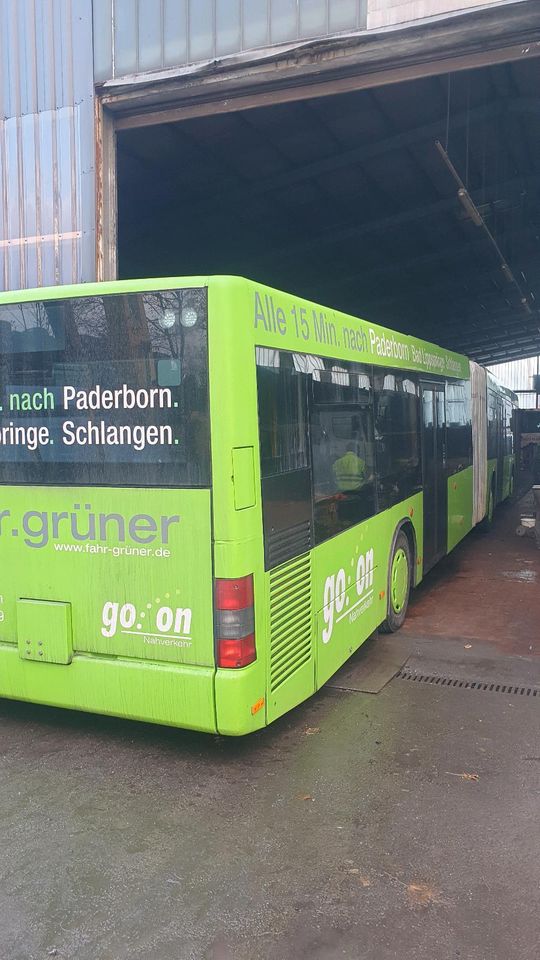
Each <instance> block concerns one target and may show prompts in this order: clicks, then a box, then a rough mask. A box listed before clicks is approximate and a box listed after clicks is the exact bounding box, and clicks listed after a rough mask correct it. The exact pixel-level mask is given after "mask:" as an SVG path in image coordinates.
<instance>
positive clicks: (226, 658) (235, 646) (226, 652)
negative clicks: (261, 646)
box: [218, 633, 257, 670]
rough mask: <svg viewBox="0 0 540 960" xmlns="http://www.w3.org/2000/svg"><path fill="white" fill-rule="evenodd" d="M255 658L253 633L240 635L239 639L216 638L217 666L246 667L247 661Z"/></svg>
mask: <svg viewBox="0 0 540 960" xmlns="http://www.w3.org/2000/svg"><path fill="white" fill-rule="evenodd" d="M256 659H257V651H256V650H255V634H254V633H250V634H249V636H248V637H241V638H240V640H223V639H222V638H220V639H218V667H229V668H232V669H233V670H236V669H238V667H247V665H248V663H253V661H254V660H256Z"/></svg>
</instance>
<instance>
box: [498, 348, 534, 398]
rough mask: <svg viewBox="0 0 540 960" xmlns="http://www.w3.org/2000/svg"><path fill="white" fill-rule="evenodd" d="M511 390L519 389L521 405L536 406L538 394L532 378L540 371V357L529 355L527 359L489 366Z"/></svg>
mask: <svg viewBox="0 0 540 960" xmlns="http://www.w3.org/2000/svg"><path fill="white" fill-rule="evenodd" d="M488 370H490V371H491V373H492V374H493V376H494V377H497V380H499V381H500V382H501V383H502V384H504V386H505V387H508V389H509V390H515V391H517V393H518V395H519V405H520V407H536V394H535V393H533V391H532V378H533V376H534V374H535V373H540V358H539V357H528V358H527V359H526V360H508V361H507V362H506V363H497V364H495V365H494V366H492V367H488Z"/></svg>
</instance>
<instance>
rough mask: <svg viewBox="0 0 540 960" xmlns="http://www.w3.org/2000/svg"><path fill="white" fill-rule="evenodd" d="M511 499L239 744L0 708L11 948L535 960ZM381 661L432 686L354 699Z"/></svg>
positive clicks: (536, 705)
mask: <svg viewBox="0 0 540 960" xmlns="http://www.w3.org/2000/svg"><path fill="white" fill-rule="evenodd" d="M516 509H517V508H513V509H512V508H510V509H506V510H503V511H502V513H501V514H500V516H499V518H498V520H497V523H496V525H495V528H494V530H493V531H492V533H490V534H489V535H488V536H487V537H484V538H480V536H479V535H473V536H471V537H469V538H468V539H467V541H466V543H464V544H463V545H462V546H461V547H460V548H459V551H458V552H457V553H456V554H455V557H454V558H452V560H451V561H450V560H448V561H446V564H447V572H446V574H444V571H443V570H442V568H441V570H440V571H437V572H435V571H434V572H433V574H432V575H431V586H430V585H429V583H428V584H426V586H425V587H424V588H422V590H421V591H420V592H419V594H418V596H417V598H416V599H415V603H414V605H413V608H412V610H411V617H410V620H409V622H408V625H407V630H406V631H404V632H403V633H400V634H397V635H395V636H394V637H392V638H389V639H388V638H379V640H380V641H381V644H379V645H378V641H377V640H374V641H370V642H369V643H368V644H367V645H366V646H365V648H363V651H361V652H360V653H359V654H357V656H356V658H355V663H356V665H357V682H356V684H355V682H354V672H351V669H350V668H349V671H348V673H347V675H346V677H345V680H344V681H343V683H342V684H341V686H340V682H341V681H340V680H339V678H338V680H337V681H336V685H335V686H333V687H329V686H328V687H326V688H325V689H324V690H323V691H321V692H320V693H319V694H318V695H317V696H316V697H314V698H313V699H312V700H311V701H309V702H308V703H306V704H304V705H302V706H301V707H299V708H298V709H297V710H295V711H293V712H292V713H290V714H289V715H288V716H287V717H284V718H283V719H282V720H280V721H278V722H277V723H275V724H274V725H273V726H272V727H270V728H268V729H267V730H266V731H263V732H262V733H259V734H256V735H254V736H252V737H250V738H247V739H243V740H237V741H233V740H225V739H220V738H214V737H207V736H203V735H197V734H191V733H186V732H183V731H175V730H168V729H163V728H156V727H150V726H145V725H142V724H134V723H128V722H123V721H117V720H110V719H105V718H100V717H92V716H84V715H77V714H73V713H69V712H62V711H57V710H51V709H46V708H40V707H33V706H28V705H22V704H15V703H9V702H7V701H1V702H0V960H35V958H36V960H42V958H44V960H45V958H47V957H49V956H56V957H58V958H59V960H64V958H69V960H142V958H144V960H148V958H152V960H191V958H193V960H200V958H205V960H206V958H208V960H233V958H234V960H244V958H245V960H259V958H260V960H289V958H290V960H296V958H299V960H301V958H306V960H307V958H309V960H338V958H339V960H344V958H345V960H390V958H399V960H413V958H414V960H457V958H459V960H532V958H534V957H537V956H539V955H540V936H539V929H540V924H539V921H538V917H539V915H540V858H539V857H538V848H539V841H540V818H539V817H538V809H539V801H540V789H539V788H540V669H539V667H540V658H538V657H537V654H538V632H539V631H538V625H539V623H540V620H539V618H538V595H539V593H540V589H539V587H538V583H536V585H535V583H534V581H533V580H532V579H529V580H528V579H527V578H524V579H523V580H519V579H516V578H513V577H512V576H510V577H507V576H506V572H510V573H512V572H516V571H519V570H528V571H530V572H531V573H533V572H535V573H536V574H538V572H539V570H540V564H539V562H538V561H539V558H540V554H537V553H536V552H535V548H534V544H533V543H532V542H530V543H527V544H525V543H523V542H520V541H517V542H516V543H515V542H514V538H513V529H514V527H515V513H516ZM528 560H531V561H532V562H531V563H527V562H525V561H528ZM454 563H455V566H448V565H449V564H454ZM479 564H480V566H481V567H482V569H481V571H479V570H478V565H479ZM486 571H487V573H486ZM456 574H457V576H456ZM492 580H493V581H494V584H495V585H493V584H492V582H491V581H492ZM508 589H511V590H512V591H513V593H512V598H513V599H510V598H509V596H508V594H507V590H508ZM518 591H519V593H518ZM433 594H435V596H434V595H433ZM471 595H475V597H476V600H475V601H474V602H473V600H472V599H470V597H471ZM518 598H519V599H518ZM514 601H515V602H516V603H517V604H518V607H519V610H518V612H519V616H520V618H521V619H520V624H521V626H520V627H519V629H518V628H517V627H516V626H515V623H514V618H513V616H512V613H511V604H512V603H513V602H514ZM441 605H446V611H447V612H446V614H444V615H443V614H442V613H441V610H440V608H441ZM533 621H534V622H533ZM471 624H472V626H471ZM531 647H532V649H530V648H531ZM381 651H382V652H381ZM375 652H377V654H375ZM386 654H387V655H388V658H389V662H390V675H392V674H393V673H394V671H395V668H396V665H397V666H398V667H399V665H400V664H401V663H402V662H404V661H407V663H406V665H405V670H408V671H409V676H416V675H418V676H420V675H424V676H426V677H427V678H428V679H427V680H426V681H424V680H422V679H400V678H397V679H392V680H390V682H389V683H387V684H386V685H383V686H382V689H380V687H381V684H382V683H383V682H384V681H382V680H381V681H380V682H377V683H375V684H374V688H377V689H380V692H379V693H377V694H373V693H365V692H361V691H362V689H366V688H368V689H371V688H372V687H371V686H370V682H371V681H370V666H369V661H370V658H374V661H375V667H374V670H373V671H371V676H372V677H373V676H375V675H376V677H377V678H380V677H381V676H382V673H381V670H382V665H383V662H384V660H385V657H386ZM377 657H378V659H377ZM443 676H444V678H445V685H443V684H442V683H437V682H435V680H434V678H435V677H443ZM452 677H456V678H458V681H459V679H461V680H463V679H464V678H467V677H469V678H471V677H472V678H473V679H475V680H476V679H478V680H483V681H486V685H487V689H486V686H484V687H482V688H475V689H471V688H467V687H465V686H463V685H462V686H459V685H458V684H456V685H453V681H452ZM366 678H367V681H366ZM499 679H503V680H504V681H505V685H504V691H503V688H502V687H500V689H499V692H497V690H496V686H497V683H496V681H497V680H499ZM446 681H451V682H446ZM508 681H511V683H510V684H509V683H508ZM372 686H373V685H372ZM491 686H493V689H490V687H491ZM509 686H510V688H511V690H512V692H511V693H508V692H506V691H507V690H508V687H509ZM355 687H356V689H355ZM521 690H523V693H522V692H521ZM527 690H528V691H529V693H527ZM536 690H538V694H535V691H536Z"/></svg>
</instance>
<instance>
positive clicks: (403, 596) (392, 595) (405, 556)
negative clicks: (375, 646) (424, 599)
mask: <svg viewBox="0 0 540 960" xmlns="http://www.w3.org/2000/svg"><path fill="white" fill-rule="evenodd" d="M410 592H411V547H410V544H409V541H408V539H407V536H406V535H405V533H404V532H403V530H400V532H399V533H398V535H397V537H396V541H395V543H394V549H393V551H392V557H391V560H390V569H389V571H388V605H387V613H386V620H385V621H384V623H383V624H382V625H381V628H380V629H381V630H382V632H383V633H395V632H396V630H399V628H400V627H401V625H402V623H403V621H404V620H405V617H406V615H407V607H408V605H409V594H410Z"/></svg>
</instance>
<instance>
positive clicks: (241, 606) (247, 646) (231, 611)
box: [215, 575, 257, 669]
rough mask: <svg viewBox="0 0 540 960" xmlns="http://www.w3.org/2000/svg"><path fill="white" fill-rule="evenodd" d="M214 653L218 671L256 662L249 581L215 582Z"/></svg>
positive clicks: (243, 578) (249, 579) (250, 579)
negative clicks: (221, 668)
mask: <svg viewBox="0 0 540 960" xmlns="http://www.w3.org/2000/svg"><path fill="white" fill-rule="evenodd" d="M215 597H216V653H217V665H218V667H228V668H232V669H237V668H238V667H247V665H248V663H253V661H254V660H255V659H256V658H257V651H256V649H255V620H254V609H253V577H252V576H251V575H250V576H248V577H241V578H240V579H238V580H216V591H215Z"/></svg>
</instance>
